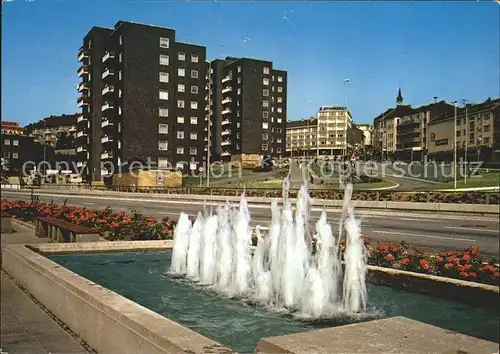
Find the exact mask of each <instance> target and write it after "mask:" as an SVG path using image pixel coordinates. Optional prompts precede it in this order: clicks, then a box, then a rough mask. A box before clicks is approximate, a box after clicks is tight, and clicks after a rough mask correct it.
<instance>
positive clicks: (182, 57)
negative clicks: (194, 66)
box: [177, 52, 186, 61]
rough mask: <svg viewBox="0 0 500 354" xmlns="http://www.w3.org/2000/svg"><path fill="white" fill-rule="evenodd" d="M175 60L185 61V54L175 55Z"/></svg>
mask: <svg viewBox="0 0 500 354" xmlns="http://www.w3.org/2000/svg"><path fill="white" fill-rule="evenodd" d="M177 59H179V60H182V61H184V60H186V53H182V52H179V53H177Z"/></svg>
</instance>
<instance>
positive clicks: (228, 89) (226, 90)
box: [222, 86, 233, 93]
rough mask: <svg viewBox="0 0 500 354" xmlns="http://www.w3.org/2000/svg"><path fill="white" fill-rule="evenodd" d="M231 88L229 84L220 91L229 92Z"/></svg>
mask: <svg viewBox="0 0 500 354" xmlns="http://www.w3.org/2000/svg"><path fill="white" fill-rule="evenodd" d="M232 90H233V88H232V87H231V86H228V87H226V88H224V89H222V93H226V92H231V91H232Z"/></svg>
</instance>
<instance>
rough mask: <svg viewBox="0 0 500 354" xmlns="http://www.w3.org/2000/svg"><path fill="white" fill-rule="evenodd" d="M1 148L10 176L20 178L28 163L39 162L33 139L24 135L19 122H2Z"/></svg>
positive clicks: (37, 150)
mask: <svg viewBox="0 0 500 354" xmlns="http://www.w3.org/2000/svg"><path fill="white" fill-rule="evenodd" d="M0 146H1V151H2V156H1V157H2V159H3V161H5V162H6V163H7V168H8V175H9V176H19V175H20V173H21V172H22V166H23V164H24V163H26V162H28V161H34V162H38V161H39V160H37V156H36V152H39V151H40V149H37V146H35V143H34V139H33V137H30V136H27V135H25V134H24V129H23V127H21V126H20V125H19V123H18V122H12V121H2V122H1V139H0Z"/></svg>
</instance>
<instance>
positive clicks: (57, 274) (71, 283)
mask: <svg viewBox="0 0 500 354" xmlns="http://www.w3.org/2000/svg"><path fill="white" fill-rule="evenodd" d="M110 243H111V242H100V243H93V244H92V243H90V244H89V243H87V244H86V243H79V244H60V245H58V244H47V245H39V246H36V245H35V246H33V245H32V247H35V248H38V249H40V250H43V251H45V252H55V251H57V249H62V250H63V251H64V250H66V252H68V251H70V250H72V251H75V250H80V251H83V252H87V251H90V250H97V249H98V248H101V250H104V249H105V248H107V250H109V248H110V246H111V245H109V244H110ZM132 243H133V244H135V242H132ZM157 243H158V245H154V246H155V247H159V243H165V242H164V241H158V242H157ZM113 244H114V245H113V246H112V248H113V250H115V251H118V250H125V249H128V250H132V249H134V250H136V249H138V247H137V246H140V245H134V246H132V245H128V246H127V245H125V244H126V242H119V243H118V242H116V243H114V242H113ZM120 244H121V245H120ZM143 246H144V245H143ZM120 247H121V248H120ZM163 247H165V245H164V246H163ZM148 248H150V247H148ZM2 263H3V264H2V267H3V269H4V270H5V271H6V272H7V273H9V274H10V275H11V276H12V277H13V278H14V279H15V281H16V282H18V283H19V284H20V285H21V286H23V287H24V288H26V289H27V290H28V291H29V292H30V293H31V294H32V295H33V296H34V297H35V298H36V299H38V301H40V302H41V303H42V304H43V305H44V306H45V307H47V309H49V310H50V311H51V312H52V313H53V314H54V315H56V316H57V317H58V318H59V319H60V320H61V321H63V322H64V323H65V324H66V325H67V326H68V327H69V328H71V329H72V330H73V331H74V332H75V333H76V334H77V335H78V336H79V337H80V338H82V339H83V340H84V341H86V342H87V343H88V344H89V345H90V346H91V347H93V348H94V349H95V350H97V352H99V353H110V354H111V353H112V354H115V353H123V354H126V353H148V354H149V353H151V354H153V353H185V352H188V353H229V352H231V351H230V350H228V349H227V348H225V347H223V346H222V345H220V344H219V343H217V342H215V341H213V340H211V339H208V338H206V337H204V336H202V335H200V334H198V333H197V332H195V331H192V330H190V329H189V328H186V327H184V326H181V325H180V324H178V323H176V322H174V321H171V320H169V319H167V318H165V317H163V316H161V315H159V314H157V313H155V312H153V311H151V310H149V309H147V308H145V307H143V306H140V305H138V304H136V303H135V302H133V301H130V300H128V299H126V298H124V297H123V296H120V295H118V294H117V293H115V292H113V291H110V290H108V289H106V288H104V287H101V286H99V285H97V284H95V283H94V282H92V281H90V280H88V279H85V278H83V277H81V276H79V275H77V274H75V273H73V272H71V271H70V270H68V269H66V268H64V267H62V266H60V265H58V264H56V263H55V262H53V261H51V260H49V259H48V258H46V257H44V256H42V255H40V254H38V253H37V252H35V251H34V250H32V249H29V248H28V247H26V246H25V245H10V246H8V247H6V248H5V249H4V251H3V256H2Z"/></svg>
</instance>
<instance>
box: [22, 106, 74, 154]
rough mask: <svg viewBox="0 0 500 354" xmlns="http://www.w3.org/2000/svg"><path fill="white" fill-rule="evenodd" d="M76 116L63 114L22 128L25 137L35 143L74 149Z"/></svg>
mask: <svg viewBox="0 0 500 354" xmlns="http://www.w3.org/2000/svg"><path fill="white" fill-rule="evenodd" d="M77 116H78V114H63V115H60V116H50V117H46V118H43V119H41V120H40V121H38V122H36V123H31V124H28V125H27V126H26V127H24V131H25V133H26V135H29V136H32V137H33V138H34V139H35V142H39V143H40V144H42V145H46V146H50V147H52V148H56V149H57V148H60V149H74V141H75V138H76V119H77Z"/></svg>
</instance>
